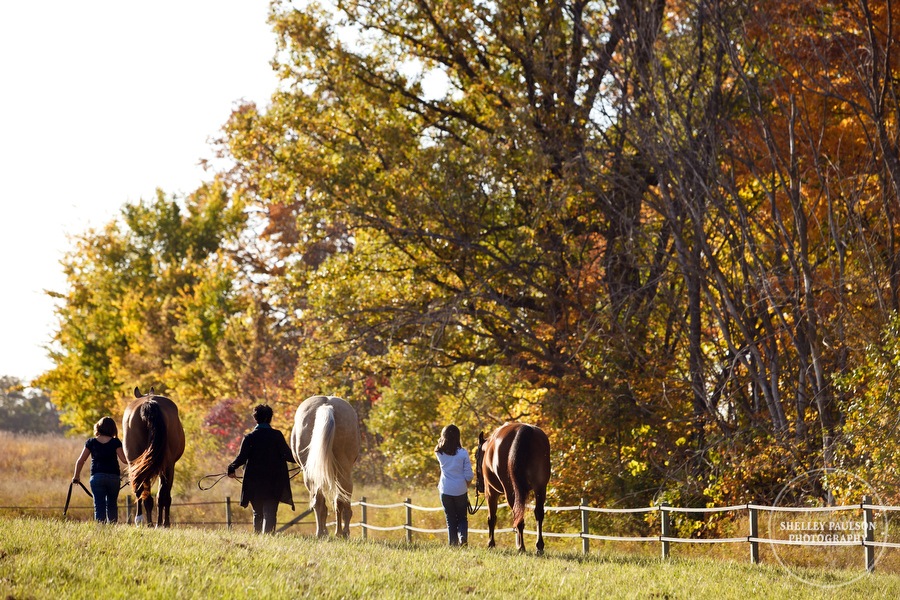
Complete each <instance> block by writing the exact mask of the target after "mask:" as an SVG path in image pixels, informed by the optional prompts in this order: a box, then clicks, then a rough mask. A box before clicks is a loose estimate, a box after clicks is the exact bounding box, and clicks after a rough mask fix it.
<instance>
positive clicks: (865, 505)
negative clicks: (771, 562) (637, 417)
mask: <svg viewBox="0 0 900 600" xmlns="http://www.w3.org/2000/svg"><path fill="white" fill-rule="evenodd" d="M125 498H126V503H125V507H124V508H125V513H126V520H127V522H130V521H131V518H132V512H133V509H132V501H131V497H130V496H126V497H125ZM871 502H872V501H871V498H870V497H869V496H865V497H864V498H863V502H862V503H861V504H850V505H842V506H825V507H785V506H764V505H759V504H738V505H734V506H724V507H711V508H679V507H675V506H670V505H668V504H666V503H663V504H660V505H658V506H648V507H643V508H596V507H592V506H588V505H586V504H585V502H584V499H582V500H581V503H580V504H578V505H577V506H545V507H544V510H545V511H546V512H570V511H577V512H578V513H579V515H580V525H581V530H580V531H577V532H553V531H546V530H545V531H544V532H543V534H544V537H547V538H554V537H555V538H578V539H580V540H581V550H582V552H583V553H584V554H588V553H590V542H591V540H597V541H607V542H646V543H658V544H660V551H661V556H662V557H663V558H668V557H669V555H670V547H671V544H747V545H748V550H749V556H750V561H751V562H752V563H754V564H756V563H759V561H760V557H759V545H760V544H772V545H793V546H822V547H826V546H857V547H859V548H861V549H862V556H863V564H864V566H865V568H866V570H867V571H870V572H871V571H873V570H874V569H875V549H876V548H900V543H893V542H888V541H886V534H887V531H885V532H884V533H885V540H882V541H878V540H876V539H875V530H876V522H875V513H876V512H878V513H882V514H883V515H885V516H886V515H887V514H888V513H891V512H896V511H900V507H898V506H884V505H877V504H872V503H871ZM200 504H204V505H216V504H219V505H222V504H224V506H225V520H224V521H207V522H195V523H188V522H185V523H181V524H182V525H225V526H226V527H228V528H229V529H230V528H231V527H232V526H233V525H235V524H241V525H245V524H248V523H245V522H240V523H237V522H235V521H234V520H233V515H232V500H231V498H230V497H226V499H225V501H224V502H222V501H215V502H194V503H182V504H178V503H173V506H174V507H177V506H192V505H200ZM352 506H354V507H357V508H359V509H360V510H359V511H355V514H359V521H356V522H351V523H350V527H351V528H359V529H360V530H361V535H362V537H363V539H366V538H367V537H368V532H369V531H384V532H387V531H404V532H405V534H406V540H407V541H408V542H412V540H413V534H415V533H422V534H440V533H445V532H446V531H447V529H446V528H445V527H441V528H421V527H416V526H415V525H414V524H413V511H420V512H437V511H443V507H440V506H438V507H427V506H417V505H415V504H412V502H411V500H410V499H409V498H407V499H406V500H404V501H403V502H398V503H394V504H375V503H371V502H368V501H367V499H366V498H365V497H362V498H361V499H360V501H358V502H353V503H352ZM500 506H501V507H504V506H506V507H507V508H508V506H507V505H505V504H501V505H500ZM36 508H37V509H44V510H62V509H61V508H59V507H15V506H0V509H36ZM72 508H73V509H79V508H80V509H86V508H87V507H72ZM399 508H403V509H405V521H404V522H403V523H400V524H397V525H392V526H377V525H373V524H372V523H370V522H369V511H370V510H388V509H399ZM480 510H487V507H485V506H482V507H480ZM846 511H859V516H860V520H859V521H857V522H851V525H852V527H849V528H847V529H844V528H838V531H839V533H837V534H831V533H830V532H828V531H827V530H826V529H824V528H822V529H817V528H815V527H813V529H811V530H809V529H807V531H812V533H801V534H796V535H791V536H789V537H788V538H772V537H760V536H759V515H760V513H767V512H768V513H835V512H846ZM311 512H312V511H311V510H307V511H305V512H304V513H302V514H300V515H299V516H297V517H295V518H294V519H292V520H291V521H289V522H288V523H286V524H284V525H282V526H281V527H280V528H279V529H278V531H285V530H287V529H289V528H290V527H292V526H294V525H296V524H298V523H300V522H301V521H302V520H303V519H304V518H305V517H307V516H309V515H310V513H311ZM655 512H658V513H659V515H660V519H659V521H660V525H659V534H657V535H650V536H617V535H598V534H592V533H590V524H589V516H590V514H591V513H607V514H627V513H655ZM723 512H729V513H735V515H736V516H739V513H741V512H743V513H745V514H746V516H747V522H748V531H747V535H746V536H740V537H730V538H686V537H677V536H675V535H673V527H672V515H673V514H677V513H686V514H702V513H723ZM813 523H814V522H807V523H806V524H808V525H810V526H812V525H813ZM333 525H334V524H333V523H330V524H329V526H333ZM800 530H801V531H802V530H804V529H803V528H800ZM494 531H495V533H498V534H506V533H514V532H515V530H514V529H513V528H496V529H495V530H494ZM469 532H470V533H477V534H487V533H488V531H487V530H486V529H476V528H471V527H470V528H469ZM845 532H849V533H845ZM525 533H526V534H528V535H532V536H536V535H537V532H536V531H533V530H529V529H526V530H525ZM770 535H771V534H770Z"/></svg>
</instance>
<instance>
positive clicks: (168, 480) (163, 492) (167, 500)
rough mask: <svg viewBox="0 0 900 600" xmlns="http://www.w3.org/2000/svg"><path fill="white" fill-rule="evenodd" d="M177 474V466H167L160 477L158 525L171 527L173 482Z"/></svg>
mask: <svg viewBox="0 0 900 600" xmlns="http://www.w3.org/2000/svg"><path fill="white" fill-rule="evenodd" d="M174 475H175V467H174V466H172V467H168V468H166V472H165V473H164V474H163V475H162V477H160V483H159V496H158V497H157V503H158V504H159V512H158V513H157V518H156V526H157V527H169V525H170V523H169V511H170V510H171V508H172V483H173V479H174Z"/></svg>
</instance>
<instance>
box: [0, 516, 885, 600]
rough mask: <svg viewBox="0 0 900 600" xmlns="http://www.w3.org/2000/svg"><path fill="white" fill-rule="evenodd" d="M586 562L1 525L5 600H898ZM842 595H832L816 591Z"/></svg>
mask: <svg viewBox="0 0 900 600" xmlns="http://www.w3.org/2000/svg"><path fill="white" fill-rule="evenodd" d="M800 574H801V575H802V576H803V578H805V579H808V580H810V581H813V582H816V583H817V584H818V585H812V584H809V583H803V582H801V581H799V580H798V579H797V578H796V577H794V576H792V574H790V573H788V572H787V571H785V570H784V569H782V568H780V567H778V566H777V565H750V564H746V563H738V562H735V561H723V560H719V559H715V560H713V559H703V558H695V559H680V558H673V559H669V560H667V561H663V560H662V559H658V558H647V557H639V556H634V555H626V554H611V553H601V552H596V553H594V554H592V555H590V556H588V557H582V556H581V555H579V554H577V553H554V552H548V554H547V555H546V556H543V557H538V556H535V555H534V554H532V553H530V552H529V553H528V554H524V555H520V554H517V553H514V552H512V551H511V550H508V549H501V550H493V551H489V550H487V549H484V548H480V547H479V548H476V547H469V548H464V549H451V548H449V547H447V546H444V545H443V544H436V543H422V544H406V543H405V542H394V541H375V542H372V541H369V542H366V541H362V540H360V539H358V538H356V539H351V540H339V539H335V538H328V539H323V540H318V539H315V538H310V537H302V536H295V535H283V536H282V535H279V536H274V537H272V536H257V535H254V534H252V533H247V532H243V531H227V530H221V529H217V530H208V529H196V528H173V529H167V530H162V529H159V530H158V529H150V528H137V527H132V526H124V525H117V526H109V525H104V526H101V525H97V524H94V523H89V522H77V521H61V520H55V519H53V520H50V519H34V518H12V519H10V518H4V519H0V597H5V598H48V599H49V598H59V597H65V598H130V599H132V600H133V599H134V598H220V597H221V598H304V597H312V598H404V599H406V598H440V597H450V598H465V597H472V598H476V597H477V598H501V597H502V598H509V597H510V596H513V595H515V596H519V597H522V598H531V597H533V598H567V599H569V598H672V599H673V598H717V599H718V598H740V599H741V600H749V599H753V598H822V597H832V596H835V595H838V596H839V597H841V598H866V599H870V598H896V597H900V576H897V575H890V574H879V573H876V574H872V575H862V574H861V573H860V571H859V570H846V571H843V570H813V569H806V570H803V571H802V572H800ZM840 584H845V585H842V586H841V587H838V588H837V589H834V588H832V589H824V588H823V587H821V586H829V585H830V586H834V585H840Z"/></svg>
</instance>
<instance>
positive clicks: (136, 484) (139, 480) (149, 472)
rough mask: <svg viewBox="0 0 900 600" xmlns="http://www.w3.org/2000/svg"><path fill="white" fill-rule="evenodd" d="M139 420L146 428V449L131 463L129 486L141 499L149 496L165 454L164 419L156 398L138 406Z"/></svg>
mask: <svg viewBox="0 0 900 600" xmlns="http://www.w3.org/2000/svg"><path fill="white" fill-rule="evenodd" d="M140 416H141V421H142V422H143V423H144V426H145V427H146V429H147V449H146V450H144V452H143V453H141V455H140V456H138V457H137V458H136V459H135V460H134V461H132V463H131V487H132V488H133V489H134V493H135V495H140V498H141V499H142V500H144V499H146V498H147V497H149V496H150V484H151V482H152V481H153V478H154V477H156V476H157V475H159V474H160V472H162V468H163V460H164V459H165V455H166V420H165V418H164V417H163V413H162V409H161V408H160V406H159V403H158V402H157V401H156V400H148V401H147V402H145V403H144V404H143V405H142V406H141V408H140Z"/></svg>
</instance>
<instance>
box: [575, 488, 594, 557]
mask: <svg viewBox="0 0 900 600" xmlns="http://www.w3.org/2000/svg"><path fill="white" fill-rule="evenodd" d="M578 508H579V509H580V510H581V553H582V554H590V553H591V540H590V539H588V538H587V537H585V536H587V535H588V534H589V533H590V528H589V527H588V511H587V510H585V506H584V498H582V499H581V501H580V502H579V504H578Z"/></svg>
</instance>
